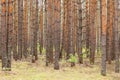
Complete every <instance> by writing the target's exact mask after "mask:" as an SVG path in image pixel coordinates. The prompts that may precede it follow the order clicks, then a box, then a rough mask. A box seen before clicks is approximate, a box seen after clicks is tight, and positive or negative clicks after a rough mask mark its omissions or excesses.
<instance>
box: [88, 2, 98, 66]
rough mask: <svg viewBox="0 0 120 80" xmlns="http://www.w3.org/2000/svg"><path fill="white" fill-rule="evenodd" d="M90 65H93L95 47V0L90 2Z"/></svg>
mask: <svg viewBox="0 0 120 80" xmlns="http://www.w3.org/2000/svg"><path fill="white" fill-rule="evenodd" d="M89 6H90V63H91V64H94V61H95V49H96V47H95V45H96V31H95V30H96V28H95V15H96V9H97V8H96V7H97V0H92V1H90V4H89Z"/></svg>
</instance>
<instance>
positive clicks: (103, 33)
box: [100, 0, 107, 76]
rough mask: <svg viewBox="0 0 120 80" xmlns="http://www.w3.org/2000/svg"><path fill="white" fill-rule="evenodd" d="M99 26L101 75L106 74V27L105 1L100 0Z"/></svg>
mask: <svg viewBox="0 0 120 80" xmlns="http://www.w3.org/2000/svg"><path fill="white" fill-rule="evenodd" d="M100 4H101V15H100V16H101V27H102V35H101V38H102V39H101V40H102V42H101V45H102V63H101V65H102V68H101V74H102V75H103V76H105V75H106V29H107V1H106V0H101V2H100Z"/></svg>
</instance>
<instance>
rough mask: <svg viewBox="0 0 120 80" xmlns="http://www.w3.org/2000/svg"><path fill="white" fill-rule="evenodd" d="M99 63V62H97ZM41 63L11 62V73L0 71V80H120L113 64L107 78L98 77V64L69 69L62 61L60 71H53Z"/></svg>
mask: <svg viewBox="0 0 120 80" xmlns="http://www.w3.org/2000/svg"><path fill="white" fill-rule="evenodd" d="M99 61H100V60H99ZM44 63H45V62H44V60H43V61H40V60H39V61H38V62H36V63H34V64H32V63H31V62H23V61H18V62H15V61H13V62H12V71H11V72H4V71H1V70H0V80H120V73H119V74H116V73H114V64H112V65H109V66H107V76H106V77H104V76H101V75H100V62H96V63H95V65H89V62H88V60H85V62H84V64H82V65H78V64H76V66H75V67H73V68H71V67H70V63H68V62H66V61H64V60H62V61H61V62H60V65H61V66H60V70H58V71H57V70H54V69H53V65H50V66H49V67H46V66H45V64H44Z"/></svg>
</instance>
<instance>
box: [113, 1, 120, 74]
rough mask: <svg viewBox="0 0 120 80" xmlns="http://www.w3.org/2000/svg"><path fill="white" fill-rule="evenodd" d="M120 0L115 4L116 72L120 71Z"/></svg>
mask: <svg viewBox="0 0 120 80" xmlns="http://www.w3.org/2000/svg"><path fill="white" fill-rule="evenodd" d="M118 4H119V2H118V0H115V1H114V6H115V19H114V21H115V26H114V29H113V30H114V34H115V37H114V38H115V45H114V47H115V48H114V49H115V72H116V73H119V71H120V69H119V68H120V67H119V66H120V65H119V64H120V63H119V38H118Z"/></svg>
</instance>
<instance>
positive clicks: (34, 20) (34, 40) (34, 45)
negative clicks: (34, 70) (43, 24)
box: [31, 0, 39, 63]
mask: <svg viewBox="0 0 120 80" xmlns="http://www.w3.org/2000/svg"><path fill="white" fill-rule="evenodd" d="M31 5H32V6H31V24H32V26H31V43H32V44H31V54H32V62H33V63H34V62H35V61H36V60H37V59H38V55H37V31H38V27H39V25H38V11H37V10H38V7H37V6H38V1H32V0H31ZM36 8H37V9H36Z"/></svg>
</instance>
